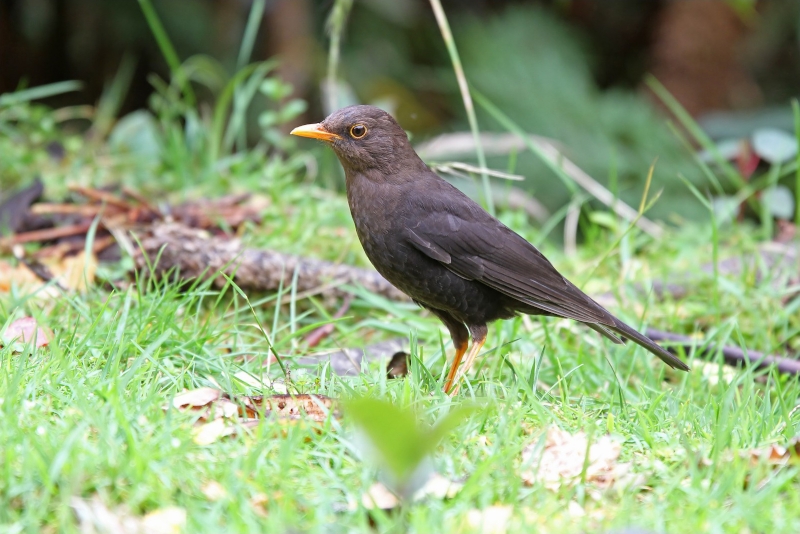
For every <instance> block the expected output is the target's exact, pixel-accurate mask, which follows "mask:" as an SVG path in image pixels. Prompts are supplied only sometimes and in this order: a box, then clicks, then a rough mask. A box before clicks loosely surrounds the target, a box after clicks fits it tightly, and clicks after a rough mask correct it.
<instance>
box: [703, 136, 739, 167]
mask: <svg viewBox="0 0 800 534" xmlns="http://www.w3.org/2000/svg"><path fill="white" fill-rule="evenodd" d="M743 142H744V141H742V140H741V139H723V140H721V141H719V142H717V150H716V151H717V153H718V154H719V155H720V157H722V158H723V159H726V160H732V159H735V158H736V156H738V155H739V153H740V152H741V151H742V143H743ZM697 157H698V158H700V161H702V162H703V163H714V153H713V152H712V151H711V150H701V151H700V153H699V154H697Z"/></svg>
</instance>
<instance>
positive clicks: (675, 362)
mask: <svg viewBox="0 0 800 534" xmlns="http://www.w3.org/2000/svg"><path fill="white" fill-rule="evenodd" d="M589 326H591V327H593V326H594V325H589ZM602 327H603V328H608V329H609V330H613V331H614V332H616V333H618V334H620V335H621V336H623V337H626V338H628V339H630V340H631V341H633V342H634V343H636V344H637V345H639V346H641V347H644V348H645V349H647V350H649V351H650V352H652V353H653V354H655V355H656V356H658V357H659V358H661V361H663V362H664V363H666V364H667V365H669V366H670V367H672V368H673V369H679V370H681V371H688V370H689V366H688V365H686V364H685V363H684V362H683V361H682V360H681V359H680V358H678V357H677V356H675V355H674V354H672V353H671V352H668V351H667V350H666V349H664V348H663V347H661V346H660V345H658V344H657V343H656V342H655V341H653V340H652V339H650V338H649V337H647V336H645V335H643V334H640V333H639V332H638V331H636V330H634V329H633V328H631V327H630V326H628V325H626V324H625V323H623V322H622V321H620V320H619V319H615V320H614V326H606V325H602ZM595 330H597V329H596V328H595ZM598 331H599V330H598ZM601 333H603V332H601Z"/></svg>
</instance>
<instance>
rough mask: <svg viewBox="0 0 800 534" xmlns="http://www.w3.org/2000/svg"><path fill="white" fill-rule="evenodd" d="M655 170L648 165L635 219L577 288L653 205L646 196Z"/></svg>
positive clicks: (654, 165)
mask: <svg viewBox="0 0 800 534" xmlns="http://www.w3.org/2000/svg"><path fill="white" fill-rule="evenodd" d="M655 169H656V162H655V161H654V162H653V163H652V164H651V165H650V170H649V171H648V172H647V179H646V180H645V183H644V193H643V194H642V200H641V201H640V202H639V211H638V212H637V213H638V214H637V217H636V219H634V220H633V221H631V222H630V223H629V224H628V228H626V229H625V231H624V232H622V234H620V235H618V236H617V238H616V239H615V240H614V242H613V243H612V244H611V246H610V247H608V248H607V249H606V251H605V253H604V254H603V255H602V256H601V257H600V259H599V260H597V261H596V262H595V264H594V265H593V266H592V268H591V269H590V270H589V274H587V275H586V276H585V277H584V278H583V282H582V283H581V284H580V286H579V287H583V286H584V285H586V282H588V281H589V280H591V279H592V276H593V275H594V272H595V271H596V270H597V268H598V267H600V265H602V264H603V262H604V261H605V260H606V258H608V256H609V255H610V254H611V253H612V252H613V251H614V250H615V249H616V248H617V247H618V246H619V244H620V242H621V241H622V240H623V239H624V238H625V236H626V235H628V233H629V232H630V231H631V230H633V227H634V226H636V222H637V220H638V219H639V217H642V216H643V215H644V213H645V211H647V209H648V208H649V207H650V206H652V205H653V202H654V200H655V199H654V200H653V201H650V202H649V203H648V202H647V195H648V194H649V192H650V184H651V183H652V181H653V172H654V171H655ZM656 198H658V197H656Z"/></svg>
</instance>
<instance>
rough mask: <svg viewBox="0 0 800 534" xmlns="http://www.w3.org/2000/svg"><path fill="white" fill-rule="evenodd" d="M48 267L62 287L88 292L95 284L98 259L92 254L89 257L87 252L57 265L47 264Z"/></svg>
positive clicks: (65, 259)
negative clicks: (87, 289)
mask: <svg viewBox="0 0 800 534" xmlns="http://www.w3.org/2000/svg"><path fill="white" fill-rule="evenodd" d="M47 267H48V268H49V269H50V272H51V273H53V277H54V278H55V279H56V280H58V282H59V283H60V284H61V286H63V287H65V288H67V289H73V290H75V291H86V288H88V287H89V286H90V285H92V284H93V283H94V275H95V273H96V272H97V258H96V257H95V255H94V254H92V253H90V254H89V255H88V256H87V255H86V253H85V251H81V252H80V253H78V254H76V255H74V256H67V257H65V258H63V259H62V260H61V261H59V262H57V263H53V264H47Z"/></svg>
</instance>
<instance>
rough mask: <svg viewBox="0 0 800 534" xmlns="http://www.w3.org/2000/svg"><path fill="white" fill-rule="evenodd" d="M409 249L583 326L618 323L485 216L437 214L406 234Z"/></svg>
mask: <svg viewBox="0 0 800 534" xmlns="http://www.w3.org/2000/svg"><path fill="white" fill-rule="evenodd" d="M406 238H407V240H408V242H409V244H410V245H411V246H413V247H414V248H416V249H417V250H419V251H420V252H422V253H423V254H425V255H427V256H428V257H430V258H432V259H434V260H436V261H438V262H440V263H442V264H443V265H444V266H445V267H447V268H448V269H450V270H451V271H452V272H454V273H455V274H457V275H458V276H461V277H462V278H465V279H468V280H475V281H478V282H481V283H483V284H486V285H487V286H489V287H491V288H492V289H495V290H496V291H499V292H500V293H503V294H505V295H507V296H509V297H511V298H513V299H516V300H518V301H520V302H522V303H524V304H526V305H528V306H533V307H535V308H539V309H541V310H545V311H547V312H550V313H552V314H554V315H557V316H560V317H567V318H570V319H575V320H577V321H581V322H585V323H598V324H603V325H609V326H614V325H615V322H614V317H613V316H612V315H611V314H610V313H609V312H608V311H606V310H605V309H603V308H602V307H601V306H600V305H599V304H597V303H596V302H594V301H593V300H592V299H591V298H589V297H588V296H587V295H586V294H584V293H583V292H582V291H581V290H580V289H578V288H577V287H575V286H574V285H573V284H572V283H570V282H569V281H568V280H567V279H565V278H564V277H563V276H561V274H560V273H559V272H558V271H557V270H556V269H555V267H553V265H552V264H551V263H550V262H549V261H548V260H547V258H545V257H544V255H542V253H541V252H539V251H538V250H537V249H536V248H535V247H534V246H533V245H531V244H530V243H528V242H527V241H526V240H525V239H524V238H522V237H521V236H519V235H518V234H516V233H515V232H513V231H512V230H510V229H509V228H508V227H506V226H505V225H503V224H502V223H500V222H499V221H498V220H497V219H495V218H494V217H492V216H490V215H489V214H487V213H485V212H482V210H481V212H478V211H475V210H469V211H467V212H465V213H459V214H453V213H450V212H449V211H442V210H433V211H430V212H428V213H427V214H426V215H425V216H424V217H423V218H421V219H418V220H417V221H415V223H414V224H412V225H409V227H408V228H407V233H406Z"/></svg>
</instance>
